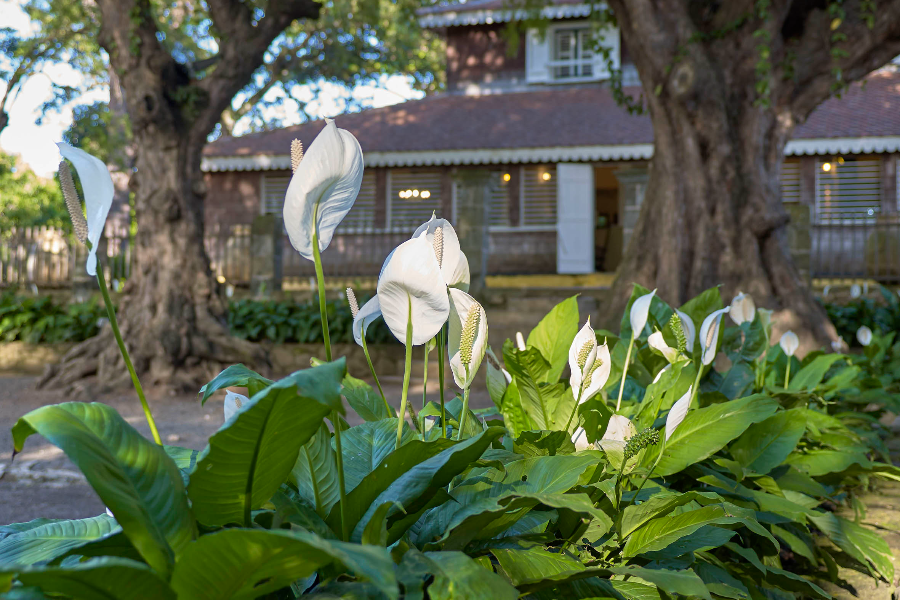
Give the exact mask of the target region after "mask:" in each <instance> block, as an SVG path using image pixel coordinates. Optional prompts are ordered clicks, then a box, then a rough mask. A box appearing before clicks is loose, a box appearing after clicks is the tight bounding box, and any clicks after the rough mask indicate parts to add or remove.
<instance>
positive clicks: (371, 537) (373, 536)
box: [362, 502, 403, 547]
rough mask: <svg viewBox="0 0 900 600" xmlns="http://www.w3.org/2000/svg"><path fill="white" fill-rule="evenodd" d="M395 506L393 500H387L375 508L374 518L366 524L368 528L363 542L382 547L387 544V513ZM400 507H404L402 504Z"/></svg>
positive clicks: (364, 532) (364, 533) (363, 535)
mask: <svg viewBox="0 0 900 600" xmlns="http://www.w3.org/2000/svg"><path fill="white" fill-rule="evenodd" d="M393 506H394V503H393V502H385V503H384V504H382V505H381V506H379V507H378V508H377V509H375V513H374V514H373V515H372V518H371V519H369V523H368V525H366V529H365V530H364V531H363V534H362V543H363V544H369V545H372V546H382V547H384V546H387V541H388V530H387V514H388V511H389V510H390V509H391V507H393ZM398 508H400V509H401V510H402V509H403V507H402V506H399V507H398Z"/></svg>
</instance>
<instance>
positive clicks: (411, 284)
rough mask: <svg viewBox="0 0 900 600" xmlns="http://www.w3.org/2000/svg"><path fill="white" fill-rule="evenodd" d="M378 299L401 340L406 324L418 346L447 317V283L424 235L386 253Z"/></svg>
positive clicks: (404, 340) (448, 306)
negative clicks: (409, 326) (389, 253)
mask: <svg viewBox="0 0 900 600" xmlns="http://www.w3.org/2000/svg"><path fill="white" fill-rule="evenodd" d="M378 301H379V303H380V304H381V314H382V316H383V317H384V322H385V323H387V326H388V327H389V328H390V330H391V333H393V334H394V337H396V338H397V339H398V340H400V342H401V343H406V328H407V325H408V324H411V325H412V343H413V345H414V346H421V345H422V344H424V343H425V342H427V341H428V340H430V339H431V338H433V337H434V336H435V335H436V334H437V332H438V331H439V330H440V328H441V327H442V326H443V325H444V323H445V322H446V321H447V317H448V316H449V315H450V300H449V298H448V297H447V286H446V284H445V283H444V279H443V277H441V270H440V268H439V267H438V264H437V258H436V257H435V255H434V249H433V248H431V246H429V244H428V241H427V240H426V239H425V236H424V235H420V236H419V237H417V238H413V239H411V240H408V241H406V242H403V243H402V244H400V245H399V246H397V248H395V249H394V251H393V252H392V253H391V255H390V256H389V257H388V260H387V261H386V264H385V266H384V267H383V269H382V272H381V276H380V277H379V279H378ZM410 320H411V323H410Z"/></svg>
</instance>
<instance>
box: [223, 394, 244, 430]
mask: <svg viewBox="0 0 900 600" xmlns="http://www.w3.org/2000/svg"><path fill="white" fill-rule="evenodd" d="M249 401H250V398H248V397H247V396H244V395H243V394H237V393H235V392H232V391H231V390H225V421H226V422H227V421H228V420H229V419H231V417H233V416H234V414H235V413H236V412H237V411H238V410H239V409H240V408H241V407H242V406H244V404H246V403H247V402H249Z"/></svg>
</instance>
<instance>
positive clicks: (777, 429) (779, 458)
mask: <svg viewBox="0 0 900 600" xmlns="http://www.w3.org/2000/svg"><path fill="white" fill-rule="evenodd" d="M804 431H806V411H804V410H799V409H792V410H785V411H782V412H778V413H775V414H774V415H772V416H771V417H769V418H768V419H766V420H765V421H761V422H759V423H756V424H754V425H751V426H750V427H749V428H748V429H747V431H745V432H744V434H743V435H741V437H739V438H738V439H737V440H736V441H735V442H734V443H733V444H732V445H731V447H730V448H729V450H730V451H731V455H732V456H734V458H735V459H736V460H737V461H738V462H740V463H741V465H743V466H744V467H746V468H748V469H750V470H751V471H755V472H757V473H762V474H765V473H768V472H769V471H771V470H772V469H774V468H775V467H777V466H778V465H780V464H781V463H782V462H784V460H785V459H786V458H787V457H788V456H790V454H791V452H793V451H794V448H796V447H797V443H798V442H799V441H800V438H801V437H803V432H804Z"/></svg>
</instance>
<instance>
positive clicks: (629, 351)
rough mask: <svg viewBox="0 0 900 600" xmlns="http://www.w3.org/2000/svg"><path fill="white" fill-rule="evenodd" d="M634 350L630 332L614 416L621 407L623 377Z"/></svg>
mask: <svg viewBox="0 0 900 600" xmlns="http://www.w3.org/2000/svg"><path fill="white" fill-rule="evenodd" d="M633 349H634V332H631V341H630V342H628V352H627V353H626V354H625V366H624V367H623V368H622V381H621V382H620V383H619V399H618V400H616V414H618V413H619V409H620V408H621V407H622V390H624V389H625V376H626V375H628V363H630V362H631V351H632V350H633Z"/></svg>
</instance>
